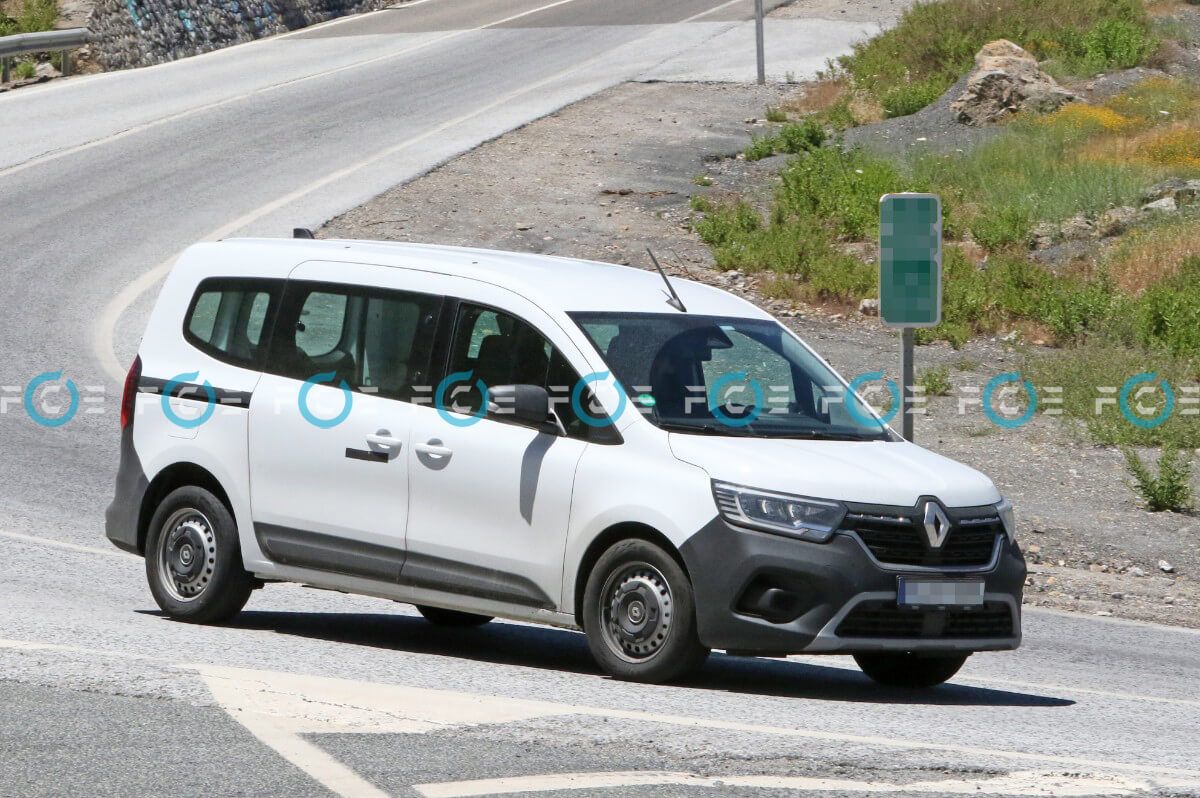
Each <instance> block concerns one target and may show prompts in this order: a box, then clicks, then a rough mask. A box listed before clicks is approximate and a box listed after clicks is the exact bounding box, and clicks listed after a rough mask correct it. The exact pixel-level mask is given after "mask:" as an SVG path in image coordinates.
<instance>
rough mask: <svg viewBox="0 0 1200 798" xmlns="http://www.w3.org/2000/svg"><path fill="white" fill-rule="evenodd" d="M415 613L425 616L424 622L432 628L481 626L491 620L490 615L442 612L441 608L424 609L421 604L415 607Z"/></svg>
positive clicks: (452, 611) (454, 611)
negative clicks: (431, 625)
mask: <svg viewBox="0 0 1200 798" xmlns="http://www.w3.org/2000/svg"><path fill="white" fill-rule="evenodd" d="M417 612H419V613H421V614H422V615H423V616H425V620H427V621H429V622H430V623H431V624H433V625H434V626H457V627H468V626H483V625H484V624H485V623H487V622H488V621H490V620H492V616H490V615H476V614H475V613H473V612H459V611H458V610H444V609H442V608H441V607H426V606H423V605H421V604H418V605H417Z"/></svg>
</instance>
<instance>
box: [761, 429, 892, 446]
mask: <svg viewBox="0 0 1200 798" xmlns="http://www.w3.org/2000/svg"><path fill="white" fill-rule="evenodd" d="M770 437H772V438H783V439H784V440H797V441H862V442H864V443H866V442H869V441H882V440H886V438H885V437H883V436H882V435H852V434H850V433H848V432H826V431H825V430H819V429H814V430H806V431H804V432H789V433H787V434H786V435H772V436H770Z"/></svg>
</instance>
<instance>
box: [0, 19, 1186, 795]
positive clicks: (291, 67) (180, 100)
mask: <svg viewBox="0 0 1200 798" xmlns="http://www.w3.org/2000/svg"><path fill="white" fill-rule="evenodd" d="M750 5H751V4H750V2H749V0H738V1H737V2H734V3H732V4H730V3H721V2H720V0H655V2H647V0H560V2H550V0H425V2H421V3H413V4H411V5H410V6H409V7H405V8H397V9H389V10H385V11H382V12H379V13H377V14H373V15H367V16H364V17H361V18H356V19H353V20H347V21H342V22H338V23H335V24H331V25H327V26H322V27H319V28H315V29H310V30H307V31H302V32H299V33H297V34H294V35H289V36H285V37H279V38H276V39H272V40H269V41H263V42H258V43H254V44H250V45H244V46H241V47H236V48H231V49H229V50H226V51H222V52H219V53H214V54H210V55H206V56H202V57H198V58H194V59H189V60H187V61H184V62H179V63H176V64H170V65H165V66H162V67H155V68H152V69H145V70H139V71H135V72H125V73H115V74H109V75H100V76H95V77H88V78H80V79H75V80H71V81H63V82H60V83H57V84H50V85H48V86H46V87H42V88H37V89H28V90H22V91H19V92H13V93H9V94H6V95H4V96H0V242H3V243H2V245H0V266H2V268H3V270H4V280H3V282H2V283H0V345H2V346H3V354H4V357H3V361H2V362H0V455H2V456H0V796H10V795H11V796H35V795H80V796H98V795H113V796H129V795H163V796H165V795H179V794H195V795H214V796H233V795H255V796H277V795H288V796H309V795H314V796H316V795H321V796H327V795H340V796H356V797H357V796H363V797H364V798H377V796H380V795H422V796H450V795H489V794H515V793H524V794H529V793H536V794H540V795H560V794H561V795H586V794H598V793H601V792H603V794H606V795H617V794H619V795H639V796H640V795H688V796H692V795H718V794H720V795H731V794H733V795H743V794H744V795H751V794H754V795H757V794H763V795H768V794H770V795H778V794H819V795H860V794H870V793H875V792H899V793H904V794H919V795H950V794H975V795H978V794H1009V795H1067V794H1073V795H1081V794H1130V793H1134V792H1139V791H1144V790H1155V791H1158V792H1160V793H1162V794H1179V795H1185V794H1200V742H1198V734H1197V732H1198V731H1200V728H1198V723H1197V718H1198V717H1200V714H1198V712H1197V710H1198V709H1200V697H1198V696H1197V694H1196V685H1197V684H1198V683H1200V665H1198V663H1200V635H1197V634H1196V633H1194V632H1188V631H1181V630H1174V629H1168V628H1165V627H1155V626H1151V625H1132V624H1124V623H1117V622H1113V621H1107V620H1102V619H1092V618H1079V617H1068V616H1062V615H1054V614H1048V613H1040V612H1038V613H1032V612H1031V613H1029V614H1028V615H1027V617H1026V640H1027V643H1026V646H1025V647H1024V648H1023V649H1022V650H1021V651H1019V652H1017V653H1013V654H996V655H986V656H979V657H976V658H974V659H973V660H972V661H971V662H970V663H968V666H967V668H966V669H965V670H964V672H963V674H962V676H960V677H959V678H958V679H956V681H955V684H953V685H949V686H946V687H943V688H940V689H938V690H935V691H932V692H929V693H925V694H920V695H912V694H904V693H895V692H888V691H884V690H880V689H878V688H876V687H874V686H872V685H871V684H870V683H869V682H867V681H866V680H865V678H864V677H862V676H861V675H860V674H858V672H857V671H856V670H855V669H853V666H852V664H851V663H850V662H849V661H848V660H845V659H843V658H833V659H812V658H803V657H796V658H791V659H790V660H787V661H778V660H769V661H768V660H747V659H739V658H733V657H726V656H721V655H718V656H714V658H713V659H712V660H711V662H710V664H709V665H708V666H707V667H706V669H705V670H704V672H703V673H702V674H701V675H700V676H699V677H698V678H697V679H696V680H694V681H692V682H690V683H688V684H685V685H680V686H673V687H646V686H637V685H629V684H623V683H619V682H614V681H611V680H609V679H607V678H604V677H602V676H601V675H599V674H598V673H597V671H596V669H595V667H594V666H593V665H592V663H591V661H590V660H589V658H588V656H587V652H586V648H585V646H584V644H583V641H582V638H581V637H580V636H579V635H577V634H573V633H569V632H563V631H557V630H549V629H541V628H535V627H530V626H524V625H519V624H511V623H499V622H498V623H494V624H491V625H489V626H488V627H484V628H482V629H478V630H471V631H458V632H449V631H446V630H437V629H433V628H431V627H429V626H428V625H427V624H425V623H424V622H423V621H421V620H420V619H419V618H417V617H415V616H414V615H413V614H412V612H411V610H410V609H409V608H407V607H402V606H399V605H392V604H388V603H385V602H380V601H377V600H371V599H365V598H357V597H348V596H342V595H339V594H333V593H323V592H318V591H313V590H308V589H304V588H299V587H293V586H273V587H270V588H268V589H265V590H263V591H260V592H259V593H257V594H256V595H255V596H254V598H253V599H252V600H251V603H250V605H249V607H248V609H247V611H246V612H245V613H243V615H242V616H241V617H240V618H239V619H238V620H237V622H236V623H234V624H232V625H230V626H228V627H223V628H202V627H191V626H186V625H182V624H177V623H173V622H171V621H168V620H166V619H164V618H162V617H161V616H159V615H158V614H157V612H156V611H155V607H154V604H153V602H152V601H151V599H150V596H149V593H148V591H147V589H146V587H145V584H144V579H143V577H142V570H141V562H140V561H139V560H138V559H137V558H133V557H130V556H127V555H124V554H121V553H120V552H118V551H116V550H115V549H112V548H111V547H109V546H108V545H107V543H106V541H104V539H103V529H102V527H103V523H102V514H103V508H104V506H105V505H106V504H107V502H108V500H109V497H110V489H111V479H112V475H113V472H114V470H115V465H116V440H117V419H116V406H117V401H118V398H119V397H118V393H119V387H118V384H117V382H116V377H118V376H119V373H120V370H121V368H122V366H123V364H124V363H125V362H127V361H128V360H129V358H130V357H131V356H132V353H133V351H134V350H135V348H136V344H137V340H138V338H139V336H140V333H141V329H142V327H143V325H144V321H145V317H146V313H147V312H148V309H149V304H150V302H152V300H153V296H154V288H155V285H156V281H157V279H158V278H159V277H161V274H162V273H163V269H164V268H165V264H168V263H169V262H170V260H171V258H172V257H173V256H174V254H176V253H177V252H178V251H179V250H180V249H182V248H183V247H184V246H186V245H187V244H189V243H191V242H193V241H196V240H199V239H203V238H214V237H222V236H226V235H232V234H236V233H252V234H274V235H286V234H287V232H288V231H289V230H290V229H291V228H292V227H293V226H306V225H312V226H315V225H317V224H319V223H321V222H322V221H324V220H325V219H327V218H329V217H331V216H332V215H334V214H336V213H339V212H341V211H344V210H346V209H348V208H350V207H353V206H354V205H356V204H357V203H359V202H361V201H363V200H365V199H367V198H369V197H371V196H373V195H374V194H376V193H378V192H379V191H381V190H383V189H385V188H387V187H389V186H391V185H393V184H395V183H396V182H399V181H402V180H404V179H407V178H410V177H412V176H414V175H417V174H420V173H421V172H423V171H425V170H427V169H429V168H431V167H433V166H435V165H436V164H437V163H439V162H441V161H443V160H445V159H447V158H450V157H453V156H454V155H455V154H457V153H460V152H462V151H464V150H466V149H468V148H470V147H472V146H474V145H475V144H477V143H478V142H480V141H483V140H485V139H487V138H490V137H492V136H495V135H498V134H499V133H502V132H504V131H505V130H508V129H511V128H513V127H515V126H517V125H520V124H522V123H524V122H527V121H529V120H530V119H533V118H536V117H538V116H540V115H543V114H546V113H549V112H551V111H553V110H555V109H556V108H559V107H561V106H562V105H564V104H566V103H569V102H571V101H573V100H576V99H578V98H581V97H584V96H587V95H588V94H590V93H592V92H594V91H597V90H599V89H601V88H604V87H606V86H609V85H612V84H614V83H616V82H619V81H622V80H626V79H631V78H637V77H646V76H668V77H672V78H685V77H688V76H692V77H705V76H711V75H710V74H709V73H706V72H705V71H704V70H705V69H717V70H718V72H719V74H718V76H727V77H743V78H744V77H748V76H749V75H748V73H747V72H746V65H747V64H752V53H750V52H745V54H744V56H743V55H738V53H737V52H735V51H734V45H735V44H737V43H741V42H744V41H747V38H746V37H747V33H748V30H749V28H748V27H747V26H746V24H745V22H744V20H745V18H746V16H747V12H748V10H749V8H750ZM870 27H871V26H870V25H865V26H864V24H856V25H850V24H846V23H842V22H839V21H837V20H836V19H835V20H831V21H819V20H817V21H812V20H810V21H808V22H806V23H805V24H804V25H801V26H796V27H794V28H789V29H787V30H788V31H789V36H791V37H792V38H793V39H794V40H793V41H790V43H789V45H788V46H790V47H792V48H794V51H795V52H796V53H799V56H798V57H799V58H801V59H809V60H812V59H816V58H818V56H819V58H824V57H826V56H831V55H834V54H836V53H837V52H839V51H842V50H844V49H845V47H846V46H847V44H848V43H849V42H850V41H851V40H852V39H853V38H855V37H856V36H857V35H859V34H860V33H861V32H862V31H863V30H864V29H867V30H869V29H870ZM738 46H740V45H738ZM799 63H808V61H804V60H801V61H800V62H799ZM818 63H819V60H818ZM469 190H470V187H469V186H464V191H469ZM59 371H61V372H63V373H62V376H61V378H59V380H58V381H57V382H54V383H52V384H53V385H60V384H61V380H64V379H71V380H72V381H73V382H74V383H75V385H76V387H77V388H78V389H79V391H80V394H81V399H82V404H81V405H80V410H79V412H78V415H76V416H75V417H74V418H73V419H72V420H71V421H70V422H69V423H67V424H64V425H62V426H59V427H53V428H52V427H45V426H39V425H37V424H35V423H33V422H32V421H31V420H30V418H29V417H28V415H27V413H26V412H25V410H24V408H23V401H22V400H23V393H24V390H25V386H26V385H27V384H28V383H29V381H30V380H31V378H33V377H34V376H35V375H38V374H42V373H44V372H59ZM63 398H64V394H63V393H61V392H60V393H59V394H58V395H57V396H51V397H49V398H47V397H46V396H45V395H43V394H38V395H37V396H35V399H36V400H37V403H36V407H37V408H40V409H43V410H44V411H46V412H47V414H48V415H49V416H51V417H53V416H55V415H56V414H57V412H59V411H56V410H54V409H53V407H54V405H55V404H56V403H60V402H61V401H62V400H63ZM43 400H45V401H43Z"/></svg>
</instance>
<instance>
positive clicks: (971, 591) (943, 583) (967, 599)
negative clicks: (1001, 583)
mask: <svg viewBox="0 0 1200 798" xmlns="http://www.w3.org/2000/svg"><path fill="white" fill-rule="evenodd" d="M898 579H899V585H898V588H897V591H896V594H897V596H896V601H897V603H898V604H899V605H900V606H902V607H974V606H979V605H980V604H983V580H982V579H910V578H908V577H905V576H901V577H898Z"/></svg>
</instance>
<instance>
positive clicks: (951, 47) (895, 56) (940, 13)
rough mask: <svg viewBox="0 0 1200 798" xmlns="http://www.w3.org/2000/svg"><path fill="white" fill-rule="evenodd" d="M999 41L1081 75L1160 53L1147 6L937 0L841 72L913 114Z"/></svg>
mask: <svg viewBox="0 0 1200 798" xmlns="http://www.w3.org/2000/svg"><path fill="white" fill-rule="evenodd" d="M995 39H1008V40H1010V41H1013V42H1015V43H1017V44H1018V45H1021V46H1022V47H1024V48H1025V49H1026V50H1029V51H1030V52H1031V53H1032V54H1033V55H1034V56H1036V57H1037V58H1038V59H1039V60H1045V59H1053V60H1054V62H1055V63H1056V65H1057V70H1056V71H1058V72H1059V74H1077V75H1087V74H1092V73H1095V72H1098V71H1103V70H1106V69H1113V68H1124V67H1130V66H1135V65H1136V64H1138V63H1140V62H1141V60H1142V59H1144V58H1145V57H1146V56H1148V55H1149V54H1150V53H1152V52H1153V51H1154V49H1155V47H1156V46H1157V42H1156V40H1155V37H1154V34H1153V32H1152V30H1151V20H1150V17H1149V16H1148V15H1147V13H1146V10H1145V8H1144V6H1143V4H1142V2H1141V0H937V1H936V2H924V3H917V4H916V5H914V6H912V7H911V8H909V9H908V10H907V11H906V12H905V13H904V15H903V16H902V17H901V19H900V21H899V23H898V24H897V25H896V26H895V27H894V28H892V29H891V30H888V31H885V32H883V33H881V34H879V35H878V36H876V37H874V38H872V39H870V40H868V41H866V42H863V43H861V44H858V45H857V46H855V48H854V50H853V52H852V53H851V54H849V55H847V56H843V57H842V58H840V59H838V62H837V64H836V68H837V69H836V71H837V72H838V73H839V74H843V75H845V76H847V78H848V79H849V80H850V81H851V82H852V83H853V85H854V87H855V88H856V89H859V90H861V91H864V92H866V93H868V94H870V95H872V96H873V97H875V98H876V99H877V100H878V101H879V102H880V104H882V105H883V106H884V108H885V110H886V111H887V112H888V113H889V114H893V115H895V114H896V113H899V112H902V111H905V112H908V113H911V112H912V111H915V110H919V108H921V107H924V104H928V103H929V102H931V101H932V100H933V99H935V98H936V97H937V96H939V95H940V94H941V93H942V92H944V91H945V90H946V89H948V88H950V86H951V85H953V83H954V82H955V81H956V80H958V78H959V77H960V76H961V75H963V74H965V73H966V72H967V71H968V70H969V69H970V68H971V66H972V64H973V62H974V57H975V54H976V53H977V52H978V51H979V49H980V47H982V46H983V45H984V44H986V43H987V42H990V41H993V40H995ZM921 101H924V103H923V104H922V102H921ZM893 112H895V113H893Z"/></svg>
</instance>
